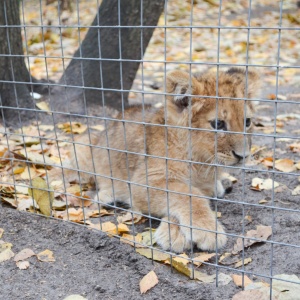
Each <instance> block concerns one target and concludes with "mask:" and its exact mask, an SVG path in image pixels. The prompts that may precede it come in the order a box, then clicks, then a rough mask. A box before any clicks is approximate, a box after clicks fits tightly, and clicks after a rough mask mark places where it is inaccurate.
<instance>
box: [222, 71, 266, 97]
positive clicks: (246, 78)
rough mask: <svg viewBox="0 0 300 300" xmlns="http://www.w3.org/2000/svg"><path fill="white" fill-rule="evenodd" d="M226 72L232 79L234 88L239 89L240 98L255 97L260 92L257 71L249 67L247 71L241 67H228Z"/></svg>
mask: <svg viewBox="0 0 300 300" xmlns="http://www.w3.org/2000/svg"><path fill="white" fill-rule="evenodd" d="M226 74H228V75H230V76H231V77H232V78H233V79H234V81H235V86H236V89H240V94H242V96H241V98H243V97H245V93H246V91H247V98H249V99H251V98H257V97H259V94H260V76H259V74H258V72H257V71H255V70H254V69H251V68H249V69H248V71H246V69H242V68H230V69H229V70H228V71H227V72H226ZM255 102H256V101H255Z"/></svg>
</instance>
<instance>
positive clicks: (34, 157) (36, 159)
mask: <svg viewBox="0 0 300 300" xmlns="http://www.w3.org/2000/svg"><path fill="white" fill-rule="evenodd" d="M19 154H21V155H22V156H24V158H25V159H26V160H29V161H32V162H33V163H35V164H37V165H41V166H45V163H46V164H49V165H50V166H45V167H46V168H51V165H53V164H54V161H53V160H52V159H51V158H50V157H48V156H46V155H41V154H39V153H33V152H30V151H25V149H22V150H20V151H19Z"/></svg>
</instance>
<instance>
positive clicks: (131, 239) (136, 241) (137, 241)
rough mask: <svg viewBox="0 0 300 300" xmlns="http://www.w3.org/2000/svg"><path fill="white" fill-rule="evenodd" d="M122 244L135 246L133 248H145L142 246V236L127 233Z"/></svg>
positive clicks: (122, 238) (123, 236)
mask: <svg viewBox="0 0 300 300" xmlns="http://www.w3.org/2000/svg"><path fill="white" fill-rule="evenodd" d="M120 240H121V242H122V243H125V244H128V245H130V246H133V247H137V248H139V247H144V246H143V245H141V244H142V236H141V235H136V236H134V235H131V234H127V233H124V234H123V235H122V237H121V239H120Z"/></svg>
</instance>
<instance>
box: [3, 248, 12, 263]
mask: <svg viewBox="0 0 300 300" xmlns="http://www.w3.org/2000/svg"><path fill="white" fill-rule="evenodd" d="M14 255H15V254H14V253H13V252H12V251H11V250H10V249H4V250H3V251H1V252H0V263H1V262H3V261H6V260H9V259H11V258H12V257H14Z"/></svg>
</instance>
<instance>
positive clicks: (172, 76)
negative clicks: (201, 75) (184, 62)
mask: <svg viewBox="0 0 300 300" xmlns="http://www.w3.org/2000/svg"><path fill="white" fill-rule="evenodd" d="M198 84H199V83H198V81H197V80H196V79H195V78H194V77H193V76H192V75H190V74H189V73H187V72H184V71H172V72H169V73H168V74H167V85H166V92H167V93H169V94H177V95H169V96H168V99H169V100H170V101H171V102H172V103H174V104H175V105H176V106H177V107H178V108H179V109H180V110H183V109H185V108H186V107H188V106H189V103H190V101H191V95H196V90H197V85H198Z"/></svg>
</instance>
